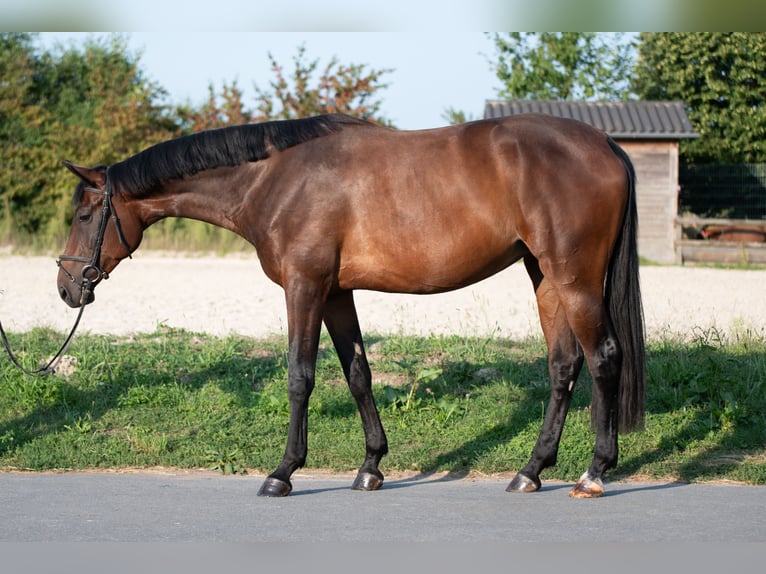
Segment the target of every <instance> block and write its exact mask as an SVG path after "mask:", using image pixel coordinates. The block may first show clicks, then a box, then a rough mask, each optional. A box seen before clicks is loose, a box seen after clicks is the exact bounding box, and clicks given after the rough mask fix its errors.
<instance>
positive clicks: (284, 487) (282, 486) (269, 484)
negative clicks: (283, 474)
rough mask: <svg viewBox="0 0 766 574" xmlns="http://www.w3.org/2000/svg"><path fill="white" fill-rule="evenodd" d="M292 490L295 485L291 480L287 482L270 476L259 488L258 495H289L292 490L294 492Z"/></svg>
mask: <svg viewBox="0 0 766 574" xmlns="http://www.w3.org/2000/svg"><path fill="white" fill-rule="evenodd" d="M292 490H293V485H292V484H290V483H289V482H285V481H283V480H279V479H278V478H272V477H271V476H269V477H267V478H266V480H264V481H263V484H262V485H261V488H260V489H258V496H270V497H277V496H287V495H288V494H290V492H292Z"/></svg>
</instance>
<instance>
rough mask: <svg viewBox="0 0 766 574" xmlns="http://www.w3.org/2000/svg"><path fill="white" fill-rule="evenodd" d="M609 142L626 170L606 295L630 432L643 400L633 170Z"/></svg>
mask: <svg viewBox="0 0 766 574" xmlns="http://www.w3.org/2000/svg"><path fill="white" fill-rule="evenodd" d="M609 145H610V146H611V148H612V150H613V151H614V153H615V154H617V156H618V157H619V158H620V159H621V160H622V162H623V163H624V164H625V170H626V171H627V174H628V206H627V209H626V211H625V217H624V219H623V222H622V230H621V231H620V234H619V235H618V237H617V243H616V244H615V246H614V251H613V252H612V259H611V261H610V262H609V272H608V273H609V274H608V276H607V281H606V292H605V298H606V306H607V310H608V312H609V316H610V317H611V319H612V326H613V327H614V330H615V333H616V335H617V340H618V341H619V343H620V347H621V349H622V373H621V376H620V386H619V431H620V432H629V431H635V430H642V429H643V428H644V411H645V404H646V399H645V395H646V379H645V361H646V351H645V334H644V311H643V306H642V304H641V286H640V284H639V277H638V245H637V235H638V213H637V209H636V172H635V169H634V168H633V163H632V162H631V161H630V158H629V157H628V154H626V153H625V150H623V149H622V148H621V147H620V146H619V145H617V143H615V142H614V141H613V140H612V139H611V138H609Z"/></svg>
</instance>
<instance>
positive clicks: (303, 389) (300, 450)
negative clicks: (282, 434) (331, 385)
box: [258, 282, 326, 496]
mask: <svg viewBox="0 0 766 574" xmlns="http://www.w3.org/2000/svg"><path fill="white" fill-rule="evenodd" d="M285 296H286V299H287V330H288V339H289V348H288V364H287V373H288V375H287V378H288V388H287V390H288V397H289V400H290V425H289V427H288V431H287V446H286V447H285V454H284V457H283V458H282V463H281V464H280V465H279V467H278V468H277V469H276V470H275V471H274V472H272V473H271V474H270V475H269V476H268V477H267V478H266V480H265V481H264V482H263V484H262V485H261V488H260V489H259V490H258V496H287V495H288V494H290V492H291V491H292V488H293V487H292V483H291V482H290V477H291V476H292V474H293V473H294V472H295V471H296V470H297V469H298V468H301V467H302V466H303V465H304V464H305V462H306V455H307V453H308V408H309V397H310V396H311V392H312V391H313V390H314V374H315V371H316V360H317V350H318V348H319V333H320V329H321V325H322V308H323V304H324V299H325V297H326V295H324V294H323V293H322V290H321V288H320V287H319V286H316V285H314V284H312V283H309V282H303V283H300V284H297V285H295V286H287V287H285Z"/></svg>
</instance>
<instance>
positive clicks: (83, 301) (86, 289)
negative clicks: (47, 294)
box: [58, 274, 96, 308]
mask: <svg viewBox="0 0 766 574" xmlns="http://www.w3.org/2000/svg"><path fill="white" fill-rule="evenodd" d="M62 275H63V274H62ZM93 287H95V285H92V284H91V285H87V286H83V285H82V284H80V283H79V282H76V281H71V280H70V279H68V278H67V277H65V276H61V275H60V276H59V280H58V291H59V296H60V297H61V299H62V300H63V301H64V303H66V304H67V305H69V306H70V307H72V308H77V307H81V306H83V305H87V304H89V303H93V301H95V300H96V296H95V295H94V294H93Z"/></svg>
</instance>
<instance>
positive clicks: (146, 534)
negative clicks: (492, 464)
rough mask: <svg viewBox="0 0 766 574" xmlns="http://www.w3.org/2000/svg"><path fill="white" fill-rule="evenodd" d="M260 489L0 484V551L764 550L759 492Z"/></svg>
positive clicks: (173, 481) (145, 483)
mask: <svg viewBox="0 0 766 574" xmlns="http://www.w3.org/2000/svg"><path fill="white" fill-rule="evenodd" d="M261 480H262V477H258V476H244V477H240V476H233V477H232V476H221V475H218V474H214V473H204V472H193V473H182V472H179V473H158V472H154V473H61V474H54V473H42V474H34V473H29V474H27V473H7V474H0V512H2V520H0V542H60V543H71V542H170V543H174V542H228V543H231V542H330V543H331V542H349V541H351V542H403V541H404V542H407V543H410V542H428V541H435V542H452V541H460V542H471V541H477V542H478V541H481V542H588V543H592V542H594V541H595V542H612V541H614V542H697V543H700V542H702V543H708V542H715V543H720V542H761V543H762V542H766V517H765V514H764V511H765V510H766V487H751V486H741V485H731V484H703V485H699V484H696V485H689V484H683V483H635V482H631V483H607V485H606V486H607V493H606V495H605V496H604V497H603V498H601V499H597V500H574V499H570V498H569V497H568V491H569V488H570V487H571V485H570V484H562V483H544V484H543V489H542V490H541V491H540V492H538V493H535V494H529V495H521V494H510V493H506V492H505V486H506V484H507V480H505V479H503V480H499V479H484V478H479V479H473V478H461V479H453V478H451V477H448V476H415V477H408V478H401V479H393V480H388V481H387V482H386V483H385V484H384V487H383V488H382V489H381V490H379V491H377V492H356V491H352V490H350V489H349V486H350V484H351V477H349V476H341V477H326V476H315V475H309V474H305V475H304V474H301V475H296V476H295V477H294V480H293V485H294V490H293V493H292V494H291V495H290V496H289V497H288V498H283V499H269V498H260V497H257V496H256V491H257V490H258V487H259V485H260V483H261ZM758 546H759V547H761V548H763V547H764V546H763V545H758Z"/></svg>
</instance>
